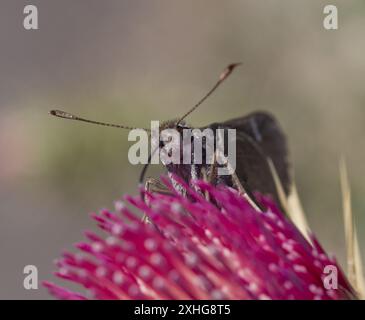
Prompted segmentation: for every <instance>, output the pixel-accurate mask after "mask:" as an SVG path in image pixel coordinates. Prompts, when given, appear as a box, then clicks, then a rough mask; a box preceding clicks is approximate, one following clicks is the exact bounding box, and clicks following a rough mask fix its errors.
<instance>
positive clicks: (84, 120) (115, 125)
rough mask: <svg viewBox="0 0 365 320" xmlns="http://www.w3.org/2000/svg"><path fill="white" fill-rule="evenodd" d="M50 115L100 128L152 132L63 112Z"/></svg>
mask: <svg viewBox="0 0 365 320" xmlns="http://www.w3.org/2000/svg"><path fill="white" fill-rule="evenodd" d="M49 114H51V115H52V116H55V117H59V118H63V119H68V120H76V121H82V122H87V123H92V124H97V125H100V126H106V127H113V128H122V129H127V130H133V129H143V130H146V131H151V130H149V129H144V128H133V127H128V126H123V125H120V124H113V123H106V122H100V121H94V120H89V119H85V118H81V117H78V116H75V115H73V114H71V113H68V112H65V111H61V110H51V111H50V112H49Z"/></svg>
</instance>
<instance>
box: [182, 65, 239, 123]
mask: <svg viewBox="0 0 365 320" xmlns="http://www.w3.org/2000/svg"><path fill="white" fill-rule="evenodd" d="M241 64H242V63H241V62H238V63H231V64H230V65H228V66H227V67H226V68H225V69H224V70H223V72H222V73H221V75H220V76H219V79H218V81H217V82H216V84H215V85H214V86H213V88H212V89H210V90H209V91H208V93H207V94H206V95H205V96H204V97H203V98H202V99H200V101H199V102H198V103H197V104H196V105H195V106H194V107H192V108H191V109H190V110H189V111H188V112H187V113H185V114H184V115H183V116H182V117H181V118H180V119H179V121H178V122H177V124H176V125H178V124H179V123H180V122H181V121H182V120H184V119H185V118H186V117H187V116H188V115H189V114H190V113H192V112H193V111H194V110H195V109H197V108H198V107H199V106H200V105H201V104H202V103H203V102H204V101H205V100H206V99H207V98H208V97H209V96H210V95H211V94H212V93H213V92H214V91H215V90H216V89H217V88H218V87H219V86H220V84H221V83H222V82H223V81H224V80H226V79H227V78H228V76H229V75H230V74H231V73H232V71H233V70H234V69H235V68H236V67H238V66H239V65H241Z"/></svg>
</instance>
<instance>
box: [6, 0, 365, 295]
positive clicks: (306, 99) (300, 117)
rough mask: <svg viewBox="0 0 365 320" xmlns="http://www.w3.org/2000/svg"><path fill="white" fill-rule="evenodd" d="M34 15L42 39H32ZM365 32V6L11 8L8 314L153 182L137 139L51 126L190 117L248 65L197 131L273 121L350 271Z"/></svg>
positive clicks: (307, 197)
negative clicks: (349, 214) (227, 74)
mask: <svg viewBox="0 0 365 320" xmlns="http://www.w3.org/2000/svg"><path fill="white" fill-rule="evenodd" d="M29 3H31V4H34V5H37V6H38V10H39V30H37V31H26V30H25V29H24V28H23V25H22V23H23V8H24V6H25V5H26V4H29ZM327 4H335V5H337V7H338V10H339V29H338V30H336V31H327V30H325V29H324V28H323V25H322V22H323V18H324V15H323V7H324V6H325V5H327ZM364 30H365V3H364V2H363V1H361V0H358V1H351V0H348V1H333V0H331V1H319V0H310V1H308V0H306V1H303V0H302V1H296V0H280V1H278V0H277V1H269V0H260V1H257V0H247V1H246V0H241V1H238V0H237V1H234V0H231V1H225V2H223V1H218V0H217V1H215V0H214V1H201V0H200V1H199V0H194V1H192V0H191V1H190V0H189V1H167V0H165V1H162V0H158V1H156V0H152V1H139V0H137V1H136V0H133V1H132V0H130V1H122V0H119V1H117V0H107V1H96V0H76V1H75V0H62V1H46V0H44V1H36V0H34V1H22V0H17V1H13V0H2V1H1V4H0V43H1V53H0V108H1V110H0V111H1V113H0V257H1V259H0V268H1V269H0V270H1V272H0V298H3V299H9V298H21V299H38V298H49V296H48V294H47V292H46V291H45V290H44V289H43V288H40V289H39V290H36V291H34V290H33V291H26V290H25V289H24V288H23V267H24V266H25V265H27V264H34V265H36V266H37V267H38V269H39V279H40V280H42V279H48V280H49V279H54V278H53V277H52V276H51V271H52V270H54V267H53V265H52V260H53V259H54V258H56V257H57V256H59V254H60V253H61V251H62V250H63V249H64V248H71V244H72V243H74V242H76V241H79V240H81V239H82V234H81V231H82V230H84V229H90V228H94V223H93V222H92V221H91V220H90V219H89V216H88V213H89V212H91V211H93V210H98V209H100V208H102V207H109V208H110V207H112V205H113V201H114V200H116V199H118V198H120V197H121V196H122V195H123V194H124V193H132V194H135V193H136V190H137V180H138V175H139V172H140V170H141V167H140V166H132V165H130V164H129V162H128V158H127V150H128V147H129V146H130V143H129V142H128V141H127V132H124V131H122V130H119V131H118V130H116V129H109V128H102V127H96V126H95V127H93V126H88V125H85V124H82V123H76V122H67V121H62V120H59V119H55V118H52V117H50V116H49V115H48V114H47V113H48V110H49V109H52V108H60V109H65V110H68V111H71V112H75V113H79V114H82V115H84V116H88V117H91V118H95V119H98V120H100V121H103V120H104V121H112V122H120V123H124V124H127V125H131V126H147V125H149V121H150V120H166V119H170V118H173V117H175V116H178V115H182V114H183V113H184V112H186V111H187V109H188V108H189V107H191V106H192V105H193V104H194V103H195V102H196V101H197V100H198V99H199V98H200V97H201V96H202V94H204V93H205V92H206V91H207V89H209V88H210V86H211V85H212V84H213V83H214V81H215V80H216V77H217V76H218V74H219V73H220V71H221V70H222V68H224V67H225V66H226V65H227V64H228V63H230V62H236V61H242V62H244V65H243V66H242V67H241V68H240V69H237V71H236V72H235V73H234V74H233V75H232V77H231V78H230V79H229V80H228V81H227V82H226V83H225V84H224V85H223V86H222V88H220V90H219V91H218V92H216V93H215V94H214V96H213V97H211V98H210V99H209V101H207V102H206V103H205V104H204V106H202V107H201V108H200V109H199V110H198V111H196V112H195V113H194V114H193V115H191V116H190V118H189V122H190V123H191V124H193V125H196V126H200V125H205V124H209V123H211V122H216V121H220V120H227V119H229V118H232V117H237V116H241V115H244V114H246V113H248V112H250V111H253V110H257V109H265V110H269V111H271V112H272V113H274V114H275V115H276V117H277V118H278V119H279V121H280V123H281V125H282V127H283V128H284V129H285V131H286V133H287V135H288V139H289V143H290V148H291V156H292V163H293V166H294V169H295V173H296V180H297V184H298V189H299V192H300V195H301V198H302V201H303V205H304V208H305V211H306V212H307V215H308V217H309V222H310V225H311V227H312V228H313V230H314V232H315V233H316V235H317V236H318V238H319V239H320V241H321V242H322V243H323V245H324V246H325V248H326V249H327V250H328V251H330V252H332V253H334V254H335V255H336V256H337V257H338V258H339V259H340V261H341V262H342V263H343V261H344V257H345V251H344V236H343V226H342V216H341V210H342V207H341V198H340V185H339V174H338V160H339V157H340V155H342V154H343V155H345V156H346V159H347V164H348V168H349V174H350V179H351V186H352V191H353V208H354V212H355V213H356V221H357V228H358V234H359V236H360V242H361V244H362V247H363V248H365V218H364V212H365V200H364V196H363V195H365V179H364V176H363V172H364V166H365V165H364V159H365V148H364V141H363V139H364V136H365V109H364V108H365V91H364V84H365V59H364V56H365V37H364ZM160 172H162V171H161V170H160V168H153V170H151V171H150V172H149V174H150V175H156V176H158V175H159V174H160ZM363 255H364V252H363Z"/></svg>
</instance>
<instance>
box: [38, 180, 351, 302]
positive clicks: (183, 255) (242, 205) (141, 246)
mask: <svg viewBox="0 0 365 320" xmlns="http://www.w3.org/2000/svg"><path fill="white" fill-rule="evenodd" d="M163 180H164V183H165V184H166V185H167V186H168V187H169V188H170V190H171V192H172V194H171V195H166V194H156V193H153V194H146V196H147V198H148V201H147V203H148V205H147V204H146V202H144V201H142V200H141V199H140V198H139V197H130V196H127V197H125V200H126V202H128V203H129V204H131V205H132V206H133V207H134V208H136V209H137V210H138V211H140V212H142V213H145V214H147V215H148V217H149V219H150V220H151V221H152V223H144V222H142V221H141V219H140V217H138V216H137V215H136V214H135V213H133V212H132V210H131V209H130V208H128V207H126V206H125V205H124V204H123V203H122V202H117V203H116V206H115V207H116V210H115V211H116V212H110V211H107V210H103V211H101V212H100V214H99V215H93V218H94V219H95V220H96V221H97V223H98V224H99V227H100V228H101V229H103V230H104V231H105V232H106V233H107V236H103V237H102V236H99V235H97V234H95V233H92V232H86V237H87V238H88V240H87V241H86V242H81V243H78V244H76V247H77V248H78V249H79V250H80V251H81V253H80V252H79V253H76V254H74V253H69V252H67V253H65V254H64V255H63V258H62V259H60V260H59V261H58V262H57V266H58V271H57V272H56V275H57V276H58V277H59V278H61V279H65V280H69V281H71V282H74V283H77V284H80V285H81V286H82V287H83V288H84V289H86V291H87V293H88V296H91V298H94V299H325V300H326V299H351V298H355V297H356V296H355V293H354V290H353V289H352V287H351V285H350V284H349V282H348V281H347V279H346V277H345V275H344V274H343V272H342V271H341V269H340V267H339V266H338V264H337V262H336V261H335V260H334V258H331V257H329V256H328V255H327V254H326V253H325V251H324V250H323V249H322V247H321V246H320V245H319V243H318V241H317V240H316V239H315V237H314V236H313V235H312V236H311V239H310V240H311V241H310V242H309V241H307V240H306V239H305V237H304V236H303V235H302V234H301V232H300V231H299V230H298V229H297V228H296V227H295V225H294V224H293V223H292V222H291V221H290V220H289V219H288V218H287V217H286V216H284V215H283V214H282V213H281V212H280V211H279V209H278V208H277V206H276V205H275V204H274V203H273V202H272V201H271V200H270V199H268V198H267V197H262V196H259V195H258V199H259V201H260V202H261V203H262V204H263V205H264V206H265V207H266V208H267V210H265V211H264V212H262V213H261V212H257V211H256V210H254V209H253V208H252V207H251V206H250V204H249V203H248V202H247V201H246V200H245V199H244V198H243V197H242V196H240V195H239V194H238V193H237V192H236V191H235V190H233V189H231V188H228V187H226V186H218V187H214V186H212V185H210V184H207V183H205V182H203V181H198V182H194V183H193V187H188V186H186V185H185V187H186V188H187V190H188V193H189V195H190V196H189V197H183V196H181V195H180V194H177V193H176V192H175V191H174V189H173V188H172V186H171V185H170V184H169V182H168V181H167V180H166V179H163ZM180 182H181V183H182V181H180ZM195 189H196V190H199V189H200V190H201V191H202V193H201V192H197V191H196V190H195ZM202 194H209V197H208V199H214V204H213V203H212V202H211V201H209V200H207V199H206V197H205V196H203V195H202ZM329 265H330V266H334V267H335V268H337V272H338V274H337V275H338V285H337V289H334V288H332V289H331V288H329V289H326V288H325V285H324V278H325V276H326V274H325V273H324V269H325V267H326V266H329ZM44 285H45V286H46V287H47V288H48V289H49V291H50V293H51V294H52V295H54V296H56V297H57V298H61V299H86V296H85V295H82V294H78V293H74V292H71V291H69V290H66V289H64V288H62V287H59V286H58V285H55V284H53V283H50V282H44Z"/></svg>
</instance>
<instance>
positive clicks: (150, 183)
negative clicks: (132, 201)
mask: <svg viewBox="0 0 365 320" xmlns="http://www.w3.org/2000/svg"><path fill="white" fill-rule="evenodd" d="M144 189H145V191H146V192H148V193H151V192H156V193H162V194H171V191H170V190H169V189H168V188H167V187H166V186H165V185H164V184H163V183H162V182H161V181H160V180H158V179H155V178H148V179H147V180H146V182H145V185H144ZM143 201H144V202H145V203H146V204H147V205H148V206H149V201H148V198H147V196H146V195H145V194H144V195H143ZM142 221H143V222H146V223H147V222H151V221H150V220H149V218H148V216H147V215H146V214H144V215H143V217H142Z"/></svg>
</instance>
